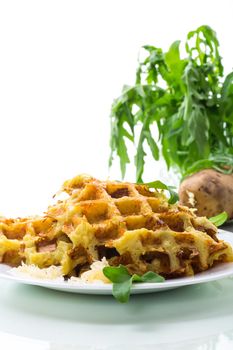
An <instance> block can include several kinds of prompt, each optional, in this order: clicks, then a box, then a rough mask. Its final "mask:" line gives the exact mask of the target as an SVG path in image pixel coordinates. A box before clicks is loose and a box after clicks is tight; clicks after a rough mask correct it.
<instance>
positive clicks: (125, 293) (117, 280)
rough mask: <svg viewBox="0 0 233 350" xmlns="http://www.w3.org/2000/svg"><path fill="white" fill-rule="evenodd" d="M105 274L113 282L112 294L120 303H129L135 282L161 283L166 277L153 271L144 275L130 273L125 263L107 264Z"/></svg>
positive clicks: (104, 269)
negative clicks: (115, 265) (117, 264)
mask: <svg viewBox="0 0 233 350" xmlns="http://www.w3.org/2000/svg"><path fill="white" fill-rule="evenodd" d="M103 274H104V275H105V276H106V277H107V278H108V279H109V280H110V281H111V282H112V283H113V286H112V294H113V296H114V298H116V299H117V300H118V301H119V302H120V303H127V302H128V300H129V297H130V291H131V287H132V284H133V283H143V282H144V283H145V282H148V283H160V282H164V278H163V277H162V276H160V275H158V274H157V273H154V272H152V271H149V272H146V273H145V274H144V275H142V276H139V275H137V274H134V275H130V274H129V272H128V270H127V268H126V267H125V266H123V265H120V266H117V267H114V266H106V267H104V268H103Z"/></svg>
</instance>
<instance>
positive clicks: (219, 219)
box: [209, 211, 228, 227]
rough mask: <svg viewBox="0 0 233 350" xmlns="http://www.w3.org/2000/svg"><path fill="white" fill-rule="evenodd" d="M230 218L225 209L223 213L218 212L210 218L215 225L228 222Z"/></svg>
mask: <svg viewBox="0 0 233 350" xmlns="http://www.w3.org/2000/svg"><path fill="white" fill-rule="evenodd" d="M227 219H228V215H227V213H226V212H225V211H223V212H222V213H221V214H218V215H216V216H212V217H211V218H209V220H210V221H211V222H212V223H213V224H214V225H215V226H217V227H218V226H221V225H223V224H224V222H226V221H227Z"/></svg>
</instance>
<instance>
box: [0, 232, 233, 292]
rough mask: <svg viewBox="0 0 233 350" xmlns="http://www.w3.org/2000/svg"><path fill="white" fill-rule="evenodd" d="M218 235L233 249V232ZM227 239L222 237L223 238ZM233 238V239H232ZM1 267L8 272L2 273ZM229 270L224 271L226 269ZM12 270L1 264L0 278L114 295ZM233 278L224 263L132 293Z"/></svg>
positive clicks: (231, 267) (105, 287)
mask: <svg viewBox="0 0 233 350" xmlns="http://www.w3.org/2000/svg"><path fill="white" fill-rule="evenodd" d="M218 234H220V239H224V240H225V241H226V242H228V243H230V244H231V245H232V247H233V232H230V231H227V230H223V229H219V230H218ZM225 235H226V236H227V237H221V236H225ZM230 236H232V237H230ZM1 266H3V269H4V268H5V269H6V271H1ZM225 266H226V267H227V269H224V267H225ZM7 268H8V269H7ZM11 269H12V268H11V267H10V266H9V265H6V264H0V278H1V279H6V280H10V281H13V282H18V283H21V284H24V285H33V286H40V287H44V288H49V289H55V290H60V291H64V292H76V293H80V294H81V293H83V294H90V293H92V294H99V293H103V294H111V293H112V284H100V283H91V284H87V283H85V282H82V283H78V282H70V283H68V282H66V281H61V280H45V279H36V278H30V277H24V276H16V275H13V274H10V273H9V271H10V270H11ZM230 276H233V262H228V263H222V264H219V265H216V266H215V267H213V268H211V269H208V270H206V271H203V272H200V273H198V274H196V275H194V276H187V277H180V278H176V279H172V280H165V281H164V282H158V283H142V284H141V283H140V284H133V285H132V293H134V291H135V292H141V293H143V292H146V291H151V292H153V291H154V292H155V291H163V290H166V289H172V288H178V287H185V286H189V285H194V284H200V283H207V282H211V281H217V280H220V279H223V278H226V277H230Z"/></svg>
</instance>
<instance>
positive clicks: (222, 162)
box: [110, 26, 233, 182]
mask: <svg viewBox="0 0 233 350" xmlns="http://www.w3.org/2000/svg"><path fill="white" fill-rule="evenodd" d="M181 45H182V43H181V42H180V41H179V40H177V41H175V42H174V43H172V44H171V46H170V47H169V49H168V50H167V51H163V50H162V49H161V48H159V47H155V46H152V45H146V46H144V47H143V48H142V50H143V51H144V53H145V55H144V57H145V58H144V59H143V60H139V65H138V68H137V71H136V84H135V85H133V86H127V87H124V88H123V91H122V95H121V96H120V97H119V98H118V99H116V100H115V101H114V103H113V106H112V113H111V124H112V127H111V144H110V146H111V155H110V165H111V162H112V160H113V156H114V154H117V155H118V157H119V158H120V164H121V172H122V177H124V175H125V171H126V166H127V164H129V163H131V162H132V158H131V155H128V153H127V143H125V140H126V139H127V142H132V143H133V144H134V146H135V156H134V162H135V168H136V181H137V182H139V181H140V182H142V179H143V173H144V164H145V155H146V148H145V147H146V143H148V145H149V148H150V150H151V153H152V156H153V159H154V161H158V160H159V159H160V157H161V155H162V156H163V157H164V159H165V162H166V164H167V167H168V169H170V168H171V169H173V170H175V172H176V173H178V174H179V176H180V178H182V177H184V176H186V175H187V174H190V173H191V172H192V171H197V170H201V169H203V168H206V167H210V168H214V169H217V170H218V171H220V172H223V173H226V172H228V173H232V172H233V166H232V164H233V72H230V73H229V74H228V75H227V76H226V78H225V80H223V66H222V62H221V55H220V53H219V42H218V39H217V36H216V33H215V31H214V30H213V29H212V28H210V27H209V26H200V27H199V28H197V29H196V30H194V31H191V32H189V33H188V35H187V40H186V42H185V50H186V54H184V55H183V57H181V54H180V52H182V51H181V50H180V47H181ZM181 49H182V48H181ZM152 126H153V127H154V126H156V127H157V130H158V140H157V137H156V140H155V139H154V137H153V136H152V133H151V130H152ZM127 128H129V130H130V133H129V132H128V134H127ZM135 128H137V131H139V135H140V136H139V140H138V139H137V138H136V139H135V135H134V130H135ZM150 128H151V130H150ZM135 141H136V142H135ZM220 151H221V152H220ZM223 155H224V156H223ZM220 158H221V159H220ZM226 166H227V167H226Z"/></svg>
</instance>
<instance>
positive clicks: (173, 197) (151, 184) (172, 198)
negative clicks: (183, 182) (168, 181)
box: [143, 180, 179, 204]
mask: <svg viewBox="0 0 233 350" xmlns="http://www.w3.org/2000/svg"><path fill="white" fill-rule="evenodd" d="M143 185H146V186H148V187H149V188H155V189H160V190H167V191H168V192H169V194H170V198H169V200H168V203H169V204H174V203H176V202H177V201H178V200H179V196H178V194H177V193H176V192H175V191H174V189H175V187H174V186H167V185H165V184H164V183H163V182H161V181H159V180H157V181H153V182H146V183H144V184H143Z"/></svg>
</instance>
